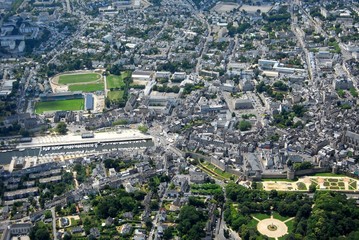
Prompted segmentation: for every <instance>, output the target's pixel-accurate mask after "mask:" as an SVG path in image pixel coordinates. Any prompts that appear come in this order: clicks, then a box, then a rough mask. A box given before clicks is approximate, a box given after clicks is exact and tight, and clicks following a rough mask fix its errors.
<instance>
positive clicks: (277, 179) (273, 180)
mask: <svg viewBox="0 0 359 240" xmlns="http://www.w3.org/2000/svg"><path fill="white" fill-rule="evenodd" d="M262 181H263V182H296V181H297V180H290V179H286V178H265V179H262Z"/></svg>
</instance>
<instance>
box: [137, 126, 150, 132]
mask: <svg viewBox="0 0 359 240" xmlns="http://www.w3.org/2000/svg"><path fill="white" fill-rule="evenodd" d="M137 129H138V130H139V131H140V132H141V133H147V131H148V127H146V126H145V125H140V126H138V128H137Z"/></svg>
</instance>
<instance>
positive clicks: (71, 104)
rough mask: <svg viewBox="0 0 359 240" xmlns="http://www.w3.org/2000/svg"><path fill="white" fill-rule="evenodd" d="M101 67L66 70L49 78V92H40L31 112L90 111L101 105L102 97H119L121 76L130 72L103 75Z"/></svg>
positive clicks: (96, 110)
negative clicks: (90, 69) (99, 68)
mask: <svg viewBox="0 0 359 240" xmlns="http://www.w3.org/2000/svg"><path fill="white" fill-rule="evenodd" d="M103 72H104V70H95V71H76V72H67V73H62V74H58V75H56V76H54V77H53V78H51V79H50V85H51V88H52V92H53V93H47V94H42V95H40V101H39V102H37V103H36V104H35V112H36V113H37V114H42V113H45V112H54V111H83V110H84V111H92V110H94V111H95V112H100V111H102V109H103V108H104V105H105V98H106V97H108V98H109V100H110V101H121V100H122V99H123V96H124V91H123V87H124V86H125V82H124V79H125V78H126V77H131V72H123V73H122V74H121V75H119V76H117V75H112V74H110V75H109V76H104V75H103Z"/></svg>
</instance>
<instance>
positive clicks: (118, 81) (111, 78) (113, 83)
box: [106, 71, 131, 89]
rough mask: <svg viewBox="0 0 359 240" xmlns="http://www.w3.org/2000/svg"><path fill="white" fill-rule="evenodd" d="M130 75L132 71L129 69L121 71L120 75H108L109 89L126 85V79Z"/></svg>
mask: <svg viewBox="0 0 359 240" xmlns="http://www.w3.org/2000/svg"><path fill="white" fill-rule="evenodd" d="M129 76H131V72H128V71H126V72H123V73H121V75H120V76H118V75H112V74H111V75H108V76H107V77H106V82H107V89H111V88H120V87H122V86H124V85H125V81H124V79H125V78H126V77H129Z"/></svg>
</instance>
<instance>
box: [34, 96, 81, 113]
mask: <svg viewBox="0 0 359 240" xmlns="http://www.w3.org/2000/svg"><path fill="white" fill-rule="evenodd" d="M84 103H85V100H84V99H70V100H60V101H51V102H37V103H36V105H35V112H36V113H38V114H41V113H43V112H49V111H77V110H83V109H84Z"/></svg>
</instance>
